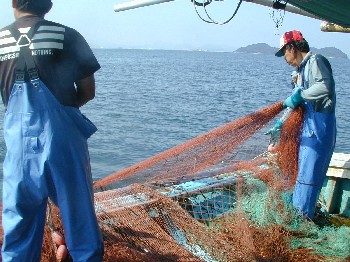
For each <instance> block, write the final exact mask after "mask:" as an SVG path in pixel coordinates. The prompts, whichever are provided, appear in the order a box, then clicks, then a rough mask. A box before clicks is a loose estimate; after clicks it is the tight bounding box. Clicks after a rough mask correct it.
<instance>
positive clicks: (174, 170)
mask: <svg viewBox="0 0 350 262" xmlns="http://www.w3.org/2000/svg"><path fill="white" fill-rule="evenodd" d="M282 110H283V108H282V102H280V103H276V104H274V105H271V106H268V107H266V108H263V109H261V110H259V111H257V112H254V113H252V114H249V115H246V116H243V117H241V118H239V119H237V120H234V121H232V122H230V123H227V124H225V125H223V126H221V127H218V128H216V129H214V130H212V131H210V132H208V133H206V134H203V135H201V136H198V137H196V138H193V139H191V140H189V141H187V142H185V143H183V144H180V145H178V146H176V147H174V148H171V149H169V150H167V151H164V152H163V153H160V154H158V155H156V156H154V157H151V158H149V159H146V160H144V161H142V162H140V163H137V164H135V165H133V166H131V167H129V168H126V169H124V170H121V171H119V172H117V173H115V174H112V175H111V176H109V177H106V178H104V179H102V180H99V181H97V182H96V183H95V185H94V186H95V208H96V214H97V217H98V221H99V224H100V227H101V229H102V232H103V237H104V241H105V257H104V261H113V262H115V261H123V262H128V261H146V262H148V261H149V262H151V261H152V262H156V261H220V262H221V261H349V259H350V247H349V241H350V230H349V227H346V226H341V227H339V228H336V227H332V226H324V227H322V228H320V227H319V226H317V225H315V224H314V223H312V222H307V221H304V220H303V219H302V218H301V217H299V216H298V215H297V213H296V212H295V210H294V209H293V207H292V206H291V201H290V194H291V190H292V188H293V186H294V183H295V180H296V176H297V169H298V168H297V162H298V144H299V137H300V129H301V124H302V118H303V112H302V110H301V109H298V110H295V111H294V112H293V113H292V115H291V116H290V117H289V119H288V121H287V122H286V123H285V124H284V126H283V129H282V130H281V135H280V141H279V146H278V151H277V153H274V154H271V153H267V152H266V149H267V145H268V138H267V137H266V136H264V135H263V133H264V130H263V129H264V128H265V129H266V127H264V126H265V125H266V124H267V123H269V122H270V121H271V120H273V119H275V118H276V117H278V115H279V113H280V112H281V111H282ZM271 125H272V124H271ZM265 131H266V130H265ZM48 210H49V211H48V221H47V224H48V225H50V226H47V227H46V229H45V237H44V244H43V251H42V261H56V251H57V250H56V248H57V246H56V245H55V243H54V242H53V240H52V238H51V233H52V230H54V231H57V232H60V233H62V234H64V230H63V228H62V225H61V221H60V215H59V210H58V209H57V207H55V206H54V205H53V204H50V208H49V209H48ZM70 260H71V258H70V257H69V255H68V257H67V258H66V260H65V261H70Z"/></svg>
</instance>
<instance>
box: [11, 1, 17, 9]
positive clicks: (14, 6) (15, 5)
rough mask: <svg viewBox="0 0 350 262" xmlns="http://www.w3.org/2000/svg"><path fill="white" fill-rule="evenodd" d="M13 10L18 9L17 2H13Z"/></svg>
mask: <svg viewBox="0 0 350 262" xmlns="http://www.w3.org/2000/svg"><path fill="white" fill-rule="evenodd" d="M12 8H17V2H16V0H12Z"/></svg>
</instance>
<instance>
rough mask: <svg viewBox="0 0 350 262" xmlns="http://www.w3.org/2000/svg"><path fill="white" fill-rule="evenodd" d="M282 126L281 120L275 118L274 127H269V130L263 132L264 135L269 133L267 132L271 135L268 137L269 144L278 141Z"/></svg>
mask: <svg viewBox="0 0 350 262" xmlns="http://www.w3.org/2000/svg"><path fill="white" fill-rule="evenodd" d="M282 126H283V123H282V121H281V120H277V122H276V123H275V125H274V127H273V128H271V129H270V130H269V131H267V132H265V135H269V134H270V135H271V138H270V143H271V144H275V143H278V140H279V137H280V132H281V129H282Z"/></svg>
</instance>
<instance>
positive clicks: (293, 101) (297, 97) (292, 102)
mask: <svg viewBox="0 0 350 262" xmlns="http://www.w3.org/2000/svg"><path fill="white" fill-rule="evenodd" d="M303 101H304V99H303V98H302V97H301V89H298V90H297V91H296V92H295V93H294V94H293V95H291V96H289V97H287V99H286V100H285V101H284V102H283V105H282V106H283V108H287V107H290V108H293V109H295V108H297V107H298V106H299V105H300V103H301V102H303Z"/></svg>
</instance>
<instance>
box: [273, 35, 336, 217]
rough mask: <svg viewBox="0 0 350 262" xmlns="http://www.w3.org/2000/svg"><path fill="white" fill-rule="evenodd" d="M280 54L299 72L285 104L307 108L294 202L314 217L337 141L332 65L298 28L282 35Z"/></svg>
mask: <svg viewBox="0 0 350 262" xmlns="http://www.w3.org/2000/svg"><path fill="white" fill-rule="evenodd" d="M276 56H278V57H282V56H284V58H285V60H286V62H287V63H288V64H290V65H291V66H293V67H295V70H296V73H297V79H296V84H295V87H294V89H293V92H292V95H291V96H289V97H288V98H287V99H286V100H285V101H284V103H283V107H284V108H288V110H292V109H295V108H297V107H299V106H301V107H303V109H304V122H303V128H302V133H301V140H300V147H299V160H298V161H299V162H298V177H297V181H296V185H295V188H294V192H293V205H294V206H295V207H296V209H297V210H298V211H299V212H300V213H301V214H302V215H303V217H305V218H306V219H309V220H312V219H314V215H315V208H316V204H317V200H318V196H319V193H320V191H321V188H322V185H323V182H324V180H325V177H326V173H327V170H328V166H329V163H330V160H331V157H332V154H333V151H334V147H335V141H336V117H335V104H336V94H335V83H334V79H333V73H332V68H331V65H330V63H329V61H328V60H327V59H326V58H325V57H324V56H322V55H320V54H312V52H310V48H309V44H308V42H307V41H306V40H305V38H304V37H303V35H302V33H301V32H300V31H298V30H293V31H290V32H286V33H284V34H283V35H282V37H281V40H280V49H279V50H278V52H277V53H276ZM294 77H295V75H294ZM285 119H286V117H284V119H283V120H279V121H277V123H276V125H275V127H274V128H273V129H276V130H280V129H281V128H282V126H283V122H284V121H285ZM273 129H272V130H273Z"/></svg>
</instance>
